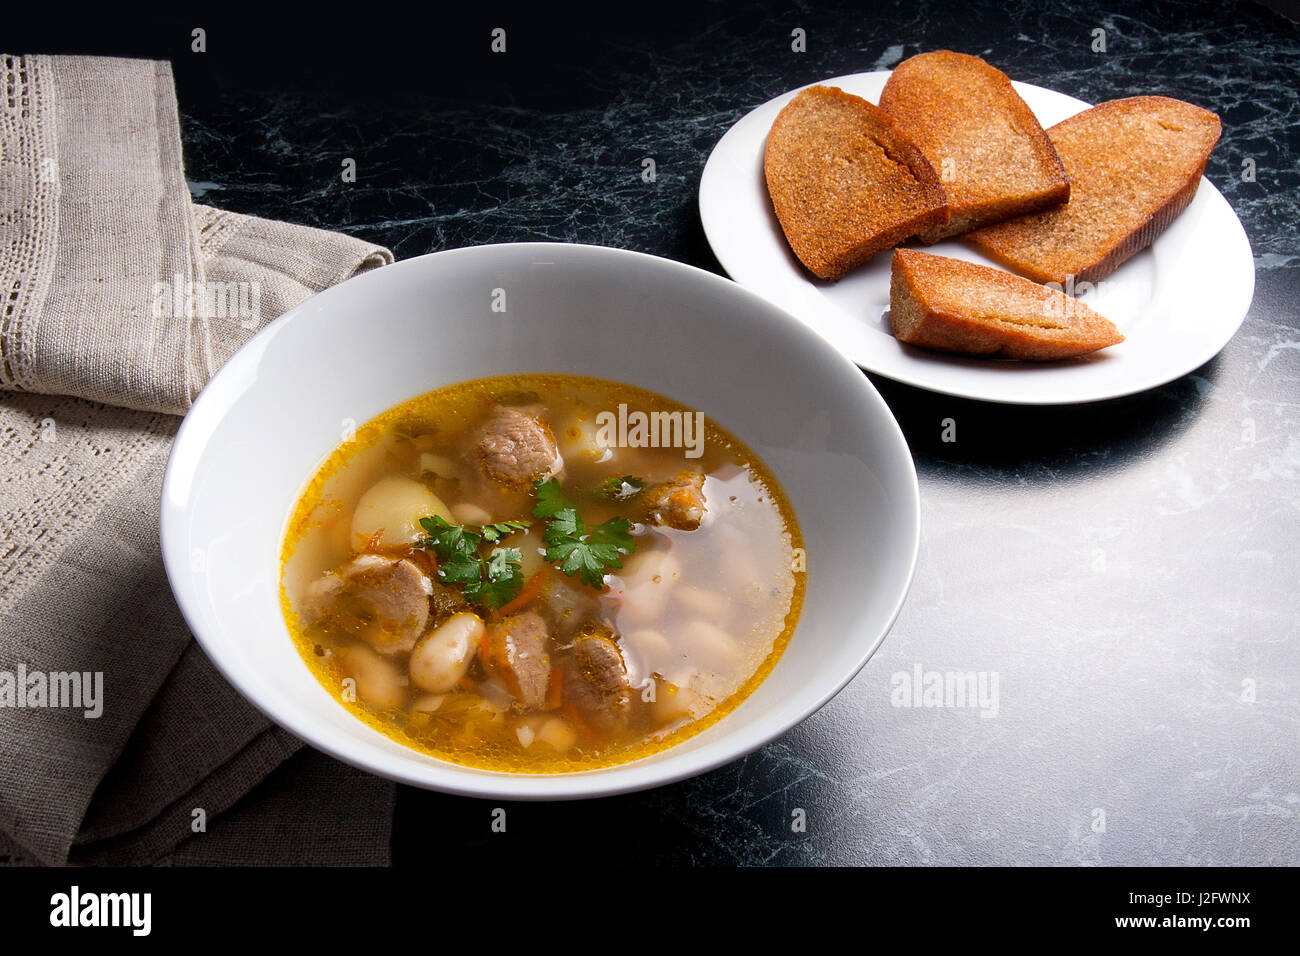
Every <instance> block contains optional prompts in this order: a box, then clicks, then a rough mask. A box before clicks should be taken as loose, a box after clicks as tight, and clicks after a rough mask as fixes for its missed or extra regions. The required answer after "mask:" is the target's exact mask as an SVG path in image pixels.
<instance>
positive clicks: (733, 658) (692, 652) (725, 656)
mask: <svg viewBox="0 0 1300 956" xmlns="http://www.w3.org/2000/svg"><path fill="white" fill-rule="evenodd" d="M681 643H682V645H683V647H684V649H685V651H686V657H687V660H689V661H691V662H693V663H694V664H695V665H696V666H697V667H702V668H707V669H709V670H712V671H715V672H720V673H724V674H730V672H732V671H733V670H734V668H735V667H736V666H737V665H738V664H740V661H741V657H742V655H741V652H740V645H738V644H737V643H736V641H735V639H734V638H733V637H732V636H731V635H730V634H728V633H727V632H726V631H724V630H722V628H720V627H718V626H717V625H716V624H710V623H709V622H708V621H691V622H690V623H689V624H687V625H686V626H685V627H683V628H682V629H681Z"/></svg>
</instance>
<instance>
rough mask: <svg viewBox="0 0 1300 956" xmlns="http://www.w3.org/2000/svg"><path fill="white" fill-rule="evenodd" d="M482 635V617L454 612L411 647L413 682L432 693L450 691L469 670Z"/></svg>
mask: <svg viewBox="0 0 1300 956" xmlns="http://www.w3.org/2000/svg"><path fill="white" fill-rule="evenodd" d="M482 636H483V621H482V619H481V618H479V616H478V615H477V614H470V613H468V612H466V611H462V612H461V613H459V614H453V615H452V616H451V617H449V618H448V619H447V620H446V621H444V622H443V623H442V624H440V625H438V626H437V627H435V628H434V629H433V630H432V631H431V632H429V634H428V635H427V636H425V638H424V639H423V640H422V641H420V643H419V644H416V645H415V650H413V651H411V665H410V667H411V683H412V684H414V685H415V686H416V687H418V688H420V690H427V691H429V692H430V693H434V694H445V693H447V692H448V691H449V690H451V689H452V688H453V687H455V686H456V682H457V681H459V680H460V679H461V678H462V677H464V676H465V672H466V671H467V670H469V663H470V661H471V660H472V659H473V657H474V652H475V651H476V650H477V649H478V642H479V639H480V638H481V637H482Z"/></svg>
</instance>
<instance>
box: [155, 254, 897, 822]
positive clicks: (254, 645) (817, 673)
mask: <svg viewBox="0 0 1300 956" xmlns="http://www.w3.org/2000/svg"><path fill="white" fill-rule="evenodd" d="M497 290H504V303H505V311H494V308H493V307H494V305H497V306H498V307H499V305H500V303H501V301H502V297H501V293H500V292H498V291H497ZM524 372H555V373H569V374H582V375H592V376H596V377H600V378H606V379H613V380H616V381H621V382H626V383H629V384H632V385H638V386H641V387H643V388H647V389H650V390H652V391H655V392H659V393H661V394H663V395H667V396H669V397H671V398H673V399H676V400H677V401H679V402H682V403H684V404H686V405H687V406H690V407H692V408H695V409H699V410H701V411H703V412H704V413H705V414H706V415H708V416H710V417H711V418H712V419H713V420H715V421H717V422H718V423H719V424H720V425H722V427H724V428H726V429H729V430H730V431H731V432H732V433H734V434H735V435H736V436H737V437H738V438H740V439H741V440H742V441H743V442H745V443H746V444H747V445H748V446H749V447H750V448H751V449H752V450H754V451H755V452H756V453H758V455H759V456H760V457H761V458H762V459H763V460H764V461H765V462H766V463H767V465H768V467H769V468H771V470H772V472H773V473H774V474H775V476H776V478H777V480H778V481H779V482H780V483H781V486H782V488H783V489H784V490H785V493H786V495H787V497H788V498H789V500H790V503H791V505H792V506H793V508H794V512H795V516H796V518H797V519H798V521H799V524H800V527H801V528H802V531H803V536H804V542H805V545H806V548H807V557H808V572H807V573H808V578H807V592H806V596H805V599H804V605H803V613H802V615H801V617H800V620H799V624H798V627H797V629H796V631H795V633H794V636H793V638H792V640H791V641H790V644H789V646H788V648H787V650H786V652H785V654H784V655H783V656H782V658H781V660H780V662H779V663H778V664H777V666H776V667H775V668H774V670H773V671H772V673H771V674H770V676H769V677H768V678H767V680H766V681H764V682H763V684H761V685H760V686H759V687H758V689H757V690H755V692H754V693H753V694H752V695H751V696H750V697H749V698H748V699H747V700H746V701H745V702H744V703H743V704H742V705H741V706H740V707H738V708H737V709H736V710H735V711H734V712H732V713H731V714H729V715H728V716H727V717H725V718H723V719H722V720H720V721H719V722H718V723H716V724H715V725H713V726H712V727H710V728H709V729H708V730H706V731H704V732H703V733H701V734H698V735H696V736H695V737H693V738H691V739H689V740H687V741H685V742H684V743H682V744H680V745H678V746H676V747H674V748H672V749H670V750H667V751H665V752H663V753H661V754H658V755H656V756H653V757H649V758H645V759H642V760H638V761H634V762H632V763H628V764H623V765H621V766H617V767H611V768H607V769H604V770H594V771H587V772H584V773H574V774H558V775H554V774H552V775H541V774H537V775H533V774H509V773H500V772H493V771H486V770H476V769H472V768H467V767H461V766H457V765H455V764H450V763H446V762H444V761H440V760H437V759H435V758H433V757H429V756H426V755H424V754H421V753H418V752H417V751H415V750H411V749H408V748H405V747H403V746H402V745H401V744H399V743H397V742H396V741H395V740H392V739H389V738H388V737H385V736H383V735H382V734H380V733H378V732H377V731H375V730H374V729H372V728H371V727H369V726H367V725H366V724H364V723H362V722H361V721H360V720H358V719H356V718H355V717H353V716H352V714H350V713H349V712H348V711H347V710H346V709H344V708H343V707H342V706H341V705H340V704H339V703H338V702H337V701H335V700H334V699H333V698H332V697H331V696H330V695H329V693H328V692H327V691H326V690H325V689H324V688H323V687H322V686H321V685H320V684H319V683H318V682H317V680H316V678H315V677H313V676H312V674H311V673H310V672H309V671H308V669H307V666H306V665H305V664H304V663H303V661H302V659H301V658H300V657H299V655H298V651H297V650H296V648H295V647H294V645H293V643H292V641H291V639H290V637H289V633H288V630H287V628H286V626H285V623H284V619H283V617H282V615H281V611H280V605H279V600H278V594H279V590H278V589H279V584H278V581H279V564H278V559H279V554H280V547H281V542H282V539H283V535H284V532H285V527H286V523H287V520H288V518H289V515H290V512H291V510H292V508H293V505H294V503H295V501H296V500H297V498H298V496H299V494H300V493H301V492H302V491H303V489H304V487H305V485H306V482H307V480H308V479H309V478H310V476H311V475H312V474H313V473H314V471H315V470H316V468H317V467H318V466H319V465H320V464H321V462H322V461H323V460H324V458H325V457H326V456H327V455H328V454H329V453H330V452H331V451H332V450H333V449H334V448H335V447H336V446H337V445H338V444H339V442H340V440H341V429H342V427H343V424H344V422H345V420H351V421H354V422H356V423H358V424H361V423H364V422H365V421H367V420H369V419H370V418H372V417H374V416H375V415H377V414H379V413H380V412H383V411H385V410H387V409H389V408H391V407H392V406H394V405H397V404H399V403H400V402H402V401H404V400H406V399H408V398H411V397H413V396H415V395H419V394H421V393H424V392H427V391H430V390H432V389H435V388H439V387H441V386H445V385H450V384H453V383H456V382H461V381H466V380H469V379H476V378H482V377H485V376H489V375H503V374H511V373H524ZM919 520H920V507H919V500H918V495H917V484H916V472H915V470H914V468H913V466H912V459H911V455H910V453H909V451H908V448H907V444H906V443H905V441H904V439H903V435H902V433H901V432H900V430H899V428H898V424H897V423H896V422H895V421H894V418H893V416H892V415H891V414H890V411H889V409H888V407H887V406H886V405H885V403H884V401H883V400H882V399H881V398H880V396H879V394H877V392H876V390H875V389H874V388H873V387H872V386H871V384H870V383H869V382H868V381H867V379H866V378H865V376H863V374H862V373H861V372H860V371H858V369H857V368H856V367H855V366H854V365H853V363H852V362H850V361H849V360H848V359H846V358H843V357H842V356H841V355H840V354H839V353H838V352H836V351H835V349H834V348H832V347H831V346H830V345H829V344H827V343H826V342H825V341H823V340H822V339H820V338H819V337H818V336H817V335H815V334H814V333H812V332H811V331H809V330H808V329H807V328H806V327H805V326H804V325H803V324H801V323H800V322H798V321H797V320H795V319H793V318H791V317H790V316H789V315H787V314H786V313H784V312H782V311H780V310H779V309H777V308H776V307H775V306H772V305H770V304H768V303H767V302H765V301H764V300H763V299H761V298H759V297H758V296H757V295H754V294H753V293H750V292H748V291H746V290H745V289H743V288H741V287H740V286H738V285H736V284H735V283H734V282H731V281H729V280H727V279H723V278H720V277H718V276H715V275H713V274H711V273H707V272H703V271H701V270H699V269H694V268H692V267H690V266H685V265H682V264H680V263H676V262H671V261H669V260H666V259H659V258H655V257H653V256H647V255H642V254H639V253H633V252H625V251H621V250H616V249H606V248H601V247H596V246H579V245H566V244H554V243H521V244H512V245H497V246H479V247H476V248H469V249H456V250H452V251H448V252H440V253H436V254H434V255H428V256H422V257H420V258H416V259H409V260H406V261H404V262H399V263H397V264H396V265H392V266H388V267H386V268H383V269H379V270H377V271H374V272H370V273H367V274H365V275H362V276H358V277H357V278H355V279H352V280H350V281H348V282H345V283H343V284H342V285H340V286H336V287H335V288H332V289H329V290H328V291H326V292H323V293H321V294H320V295H318V296H315V297H314V298H312V299H310V300H308V301H307V302H304V303H303V304H302V305H300V306H298V307H297V308H295V309H292V310H290V311H289V312H288V313H286V314H285V315H283V316H281V317H280V318H279V319H276V320H275V321H274V322H272V323H271V324H270V325H268V326H267V327H266V328H265V329H263V330H262V331H261V332H259V333H258V334H257V335H256V336H255V337H254V338H253V339H252V341H250V342H249V343H248V344H247V345H246V346H244V348H243V349H241V350H240V351H239V353H238V354H236V355H235V356H234V357H233V358H232V359H231V360H230V361H229V362H228V363H227V364H226V365H225V367H223V368H222V369H221V371H220V373H219V374H218V375H217V376H216V377H215V378H214V379H213V380H212V382H211V383H210V384H209V385H208V387H207V388H206V389H204V391H203V394H202V395H200V396H199V398H198V401H197V402H196V403H195V405H194V408H193V409H192V410H191V411H190V413H189V415H188V416H187V417H186V419H185V422H184V423H183V424H182V426H181V429H180V432H179V434H178V435H177V437H176V442H175V445H174V447H173V449H172V454H171V459H170V461H169V462H168V466H167V474H166V478H165V480H164V483H163V497H162V531H161V533H162V550H163V558H164V562H165V564H166V568H167V576H168V578H169V579H170V581H171V585H172V589H173V590H174V591H175V594H176V600H177V602H178V603H179V605H180V608H181V611H182V612H183V613H184V615H185V619H186V621H187V622H188V623H189V626H190V628H191V630H192V631H193V632H194V634H195V636H196V637H197V638H198V639H199V641H200V643H201V644H202V645H203V648H204V650H205V651H206V652H207V654H208V656H209V657H210V658H211V659H212V661H213V662H214V663H215V664H216V666H217V667H218V668H220V670H221V672H222V673H223V674H225V676H226V677H227V678H228V679H229V680H230V682H231V683H232V684H234V685H235V687H237V688H238V689H239V690H240V691H241V692H242V693H243V694H244V695H245V696H246V697H247V698H248V699H249V700H250V701H252V703H253V704H254V705H256V706H257V707H258V708H260V709H261V710H262V711H263V712H264V713H266V714H267V716H268V717H270V718H271V719H272V720H274V721H275V722H276V723H278V724H280V725H281V726H282V727H285V728H286V729H288V730H289V731H291V732H292V733H294V734H296V735H297V736H299V737H301V738H302V739H303V740H306V741H307V742H309V743H311V744H312V745H313V746H315V747H317V748H319V749H320V750H323V751H325V752H326V753H329V754H333V755H334V756H335V757H338V758H339V759H341V760H345V761H347V762H348V763H351V764H354V765H356V766H358V767H362V768H364V769H366V770H369V771H372V772H374V773H377V774H382V775H383V776H385V777H390V778H392V779H394V780H399V781H402V782H404V783H408V784H413V785H415V786H420V787H428V788H431V789H436V790H443V791H447V792H451V793H461V794H468V795H474V796H481V797H493V798H501V799H560V798H574V797H589V796H598V795H602V794H611V793H621V792H626V791H630V790H637V789H642V788H645V787H652V786H657V785H660V784H664V783H668V782H671V781H674V780H680V779H682V778H685V777H689V776H691V775H693V774H698V773H701V772H703V771H706V770H709V769H711V768H714V767H717V766H720V765H722V764H725V763H727V762H728V761H731V760H734V759H736V758H737V757H740V756H742V755H744V754H746V753H748V752H749V751H752V750H754V749H756V748H757V747H760V746H762V745H763V744H764V743H767V742H768V741H770V740H772V739H773V738H775V737H777V736H778V735H780V734H781V733H783V732H784V731H786V730H788V729H789V728H791V727H793V726H794V725H795V724H797V723H798V722H799V721H801V720H803V719H804V718H805V717H807V716H808V715H809V714H811V713H813V712H814V711H815V710H817V708H819V707H821V706H822V705H823V704H824V703H826V701H827V700H829V699H830V698H831V697H833V696H834V695H835V694H836V693H837V692H838V691H839V690H840V689H841V688H842V687H844V685H845V684H847V683H848V682H849V681H850V680H851V679H852V678H853V676H854V675H855V674H856V673H857V672H858V671H859V670H860V669H861V668H862V666H863V665H864V664H865V663H866V662H867V659H868V658H869V657H870V656H871V654H872V653H873V652H874V651H875V649H876V648H877V647H878V646H879V644H880V642H881V641H882V640H883V639H884V637H885V634H886V633H887V632H888V630H889V628H890V626H891V625H892V624H893V622H894V619H895V617H896V616H897V615H898V611H899V608H900V607H901V605H902V602H903V598H904V596H905V595H906V593H907V589H908V586H909V584H910V583H911V579H912V572H913V569H914V567H915V563H916V554H917V545H918V540H919Z"/></svg>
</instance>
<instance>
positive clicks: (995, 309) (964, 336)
mask: <svg viewBox="0 0 1300 956" xmlns="http://www.w3.org/2000/svg"><path fill="white" fill-rule="evenodd" d="M889 311H890V315H891V317H892V319H893V323H894V335H895V336H897V337H898V339H899V341H902V342H907V343H909V344H910V345H921V346H924V347H925V348H931V349H940V350H942V351H944V352H960V353H963V354H965V355H1002V356H1005V357H1007V358H1013V359H1032V360H1037V361H1046V360H1049V359H1061V358H1070V357H1072V356H1075V355H1085V354H1087V353H1088V352H1095V351H1097V349H1104V348H1106V347H1107V346H1108V345H1115V344H1117V343H1119V342H1123V341H1124V336H1122V335H1120V334H1119V330H1117V329H1116V328H1115V326H1114V325H1113V324H1112V323H1111V322H1110V320H1109V319H1106V318H1103V317H1102V316H1100V315H1098V314H1097V313H1096V312H1095V311H1093V310H1092V309H1090V308H1088V306H1086V305H1084V304H1083V303H1082V302H1080V301H1079V300H1078V299H1074V298H1071V297H1070V296H1067V295H1065V294H1063V293H1061V292H1058V291H1057V290H1055V289H1051V288H1048V287H1047V286H1043V285H1039V284H1038V283H1036V282H1030V281H1029V280H1028V279H1022V278H1020V276H1014V275H1012V274H1011V273H1009V272H1003V271H1002V270H1001V269H993V268H990V267H989V266H980V265H976V264H974V263H973V262H965V261H963V260H961V259H951V258H949V257H947V256H936V255H934V254H933V253H930V252H922V251H920V250H919V249H896V250H894V260H893V263H892V268H891V271H890V276H889Z"/></svg>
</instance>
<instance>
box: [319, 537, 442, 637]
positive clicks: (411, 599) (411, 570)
mask: <svg viewBox="0 0 1300 956" xmlns="http://www.w3.org/2000/svg"><path fill="white" fill-rule="evenodd" d="M432 590H433V582H432V581H430V580H429V578H428V577H427V576H426V575H425V574H424V573H423V572H422V571H421V570H420V569H419V568H417V567H416V566H415V565H414V564H413V563H411V562H410V561H407V560H405V559H395V558H386V557H383V556H382V555H378V554H363V555H361V556H359V557H356V558H353V559H352V560H351V561H349V562H347V563H346V564H344V565H342V566H341V567H338V568H335V569H334V570H333V571H327V572H325V574H323V575H321V576H320V577H319V578H317V579H316V580H315V581H313V582H311V584H309V585H308V586H307V588H306V589H305V591H304V595H303V617H304V618H305V619H306V622H307V623H308V624H312V623H317V622H319V623H321V624H324V625H325V626H327V627H330V628H332V629H334V630H337V631H341V632H343V633H346V634H350V635H352V636H354V637H358V638H360V639H361V640H363V641H365V642H366V643H367V644H369V645H370V646H371V647H373V648H374V649H375V650H377V651H379V652H380V653H381V654H385V655H388V656H393V655H397V654H404V653H409V652H410V650H411V648H413V647H415V642H416V641H417V640H419V638H420V635H421V634H423V633H424V629H425V627H427V626H428V623H429V595H430V594H431V593H432Z"/></svg>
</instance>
